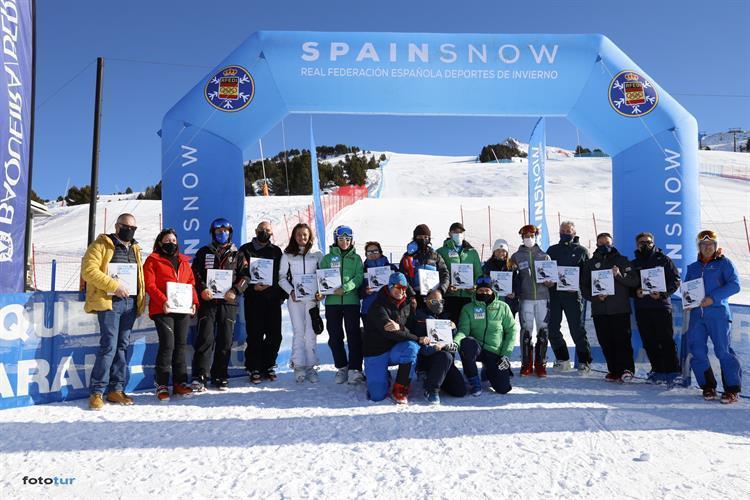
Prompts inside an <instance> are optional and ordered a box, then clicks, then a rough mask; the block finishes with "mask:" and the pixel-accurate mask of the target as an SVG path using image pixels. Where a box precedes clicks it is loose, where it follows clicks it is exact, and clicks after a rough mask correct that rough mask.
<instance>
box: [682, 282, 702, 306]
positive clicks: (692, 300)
mask: <svg viewBox="0 0 750 500" xmlns="http://www.w3.org/2000/svg"><path fill="white" fill-rule="evenodd" d="M680 292H681V293H682V308H683V309H695V308H696V307H700V305H701V302H703V299H704V298H705V297H706V289H705V288H704V286H703V278H698V279H694V280H690V281H685V282H684V283H683V284H682V286H681V287H680Z"/></svg>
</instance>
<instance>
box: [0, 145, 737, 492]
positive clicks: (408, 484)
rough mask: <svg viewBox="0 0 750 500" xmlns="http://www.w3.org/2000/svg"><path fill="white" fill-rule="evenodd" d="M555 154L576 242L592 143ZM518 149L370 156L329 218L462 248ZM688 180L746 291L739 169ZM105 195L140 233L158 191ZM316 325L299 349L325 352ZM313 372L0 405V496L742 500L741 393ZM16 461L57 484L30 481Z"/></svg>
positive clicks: (553, 166)
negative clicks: (721, 397)
mask: <svg viewBox="0 0 750 500" xmlns="http://www.w3.org/2000/svg"><path fill="white" fill-rule="evenodd" d="M714 154H718V155H732V156H730V157H729V159H731V160H732V161H737V162H739V163H740V164H741V165H744V167H745V168H747V167H748V163H750V155H746V157H747V160H745V156H742V157H739V156H735V155H733V154H730V153H723V152H722V153H714V152H705V153H701V156H700V158H701V164H702V165H703V164H704V163H706V162H707V161H722V160H721V159H717V158H718V157H716V156H712V155H714ZM556 158H557V159H555V160H552V161H550V162H548V196H549V213H548V216H549V217H550V221H549V222H550V225H551V227H555V225H556V219H557V212H558V211H560V213H561V217H562V218H563V219H573V220H575V221H576V222H577V224H578V233H579V234H580V235H581V236H582V240H583V241H584V242H586V240H588V239H589V238H591V237H592V236H593V235H594V234H595V232H594V228H593V220H592V218H591V213H592V212H595V213H596V217H597V223H598V226H597V229H598V230H599V231H602V230H607V229H611V208H610V205H611V192H610V176H611V167H610V161H609V159H607V158H586V159H578V158H575V159H574V158H568V157H567V156H566V155H565V154H562V153H560V154H559V155H558V156H557V157H556ZM525 165H526V164H525V161H517V162H515V163H508V164H500V165H498V164H485V165H481V164H476V163H474V158H473V157H435V156H427V155H406V154H396V153H393V154H389V162H388V165H387V166H386V167H385V168H384V169H383V172H384V176H383V179H382V181H383V189H382V196H381V197H380V198H379V199H368V200H364V201H362V202H359V203H357V204H355V205H353V206H351V207H348V208H346V209H344V210H343V211H342V212H341V213H340V214H339V216H338V217H337V218H336V219H335V220H334V221H332V222H331V225H332V226H333V225H335V224H340V223H346V224H349V225H351V226H352V227H353V228H354V231H355V238H356V240H357V242H358V244H359V247H360V249H361V246H362V245H363V244H364V242H365V241H367V240H368V239H377V240H379V241H381V243H383V245H384V247H385V250H386V252H390V251H392V252H393V253H394V257H395V256H398V255H400V254H401V252H402V251H403V247H404V245H405V243H406V242H407V241H408V240H409V238H410V236H411V231H412V229H413V227H414V226H415V225H416V224H418V223H421V222H425V223H427V224H429V225H430V227H432V230H433V240H434V241H435V242H440V241H441V237H442V236H443V235H444V233H446V232H447V227H448V225H449V224H450V223H451V222H453V221H455V220H459V219H460V214H461V210H462V209H463V213H464V220H465V223H466V226H467V237H468V239H469V241H471V242H472V243H473V244H475V246H477V247H478V248H481V245H482V244H485V245H488V244H490V242H491V239H494V238H497V237H504V238H506V239H508V240H509V241H511V242H512V243H513V244H515V243H516V236H515V235H516V233H517V230H518V227H520V225H521V223H522V222H523V214H522V207H524V206H525V196H526V195H525V193H526V174H525V172H526V167H525ZM563 178H564V179H565V182H564V183H563V182H562V181H563ZM701 192H702V196H703V208H702V217H703V224H704V226H706V227H716V228H717V230H718V231H719V234H720V236H721V238H722V246H724V247H725V249H726V250H727V253H728V254H729V255H730V256H731V257H732V258H733V260H734V262H735V263H737V265H738V267H739V268H740V272H741V273H742V274H743V286H744V287H745V289H746V290H747V289H750V282H748V278H750V255H749V254H748V251H747V248H746V246H745V244H744V234H743V232H742V225H741V222H740V224H734V222H733V221H741V220H742V216H743V215H747V214H748V213H750V210H749V208H750V200H749V199H748V184H747V182H744V181H738V180H729V179H724V178H721V177H716V176H702V177H701ZM307 203H309V197H293V198H291V199H290V198H285V197H276V198H259V197H253V198H248V199H247V208H248V214H249V216H248V228H252V227H254V225H255V224H256V223H257V221H259V220H261V219H264V218H269V219H271V220H273V221H275V223H276V225H277V234H279V230H278V225H279V224H283V215H284V214H285V213H289V212H293V211H295V210H297V209H302V208H303V207H305V206H306V205H307ZM106 205H107V206H108V207H109V208H108V214H109V217H110V218H111V217H112V216H113V215H114V214H117V213H120V212H124V211H130V212H133V213H135V215H136V217H137V218H138V223H139V227H140V228H139V230H138V231H139V235H138V236H139V238H140V239H141V241H143V242H144V244H145V246H150V242H151V241H153V238H154V237H155V236H156V233H157V231H158V222H159V212H160V204H159V203H158V202H148V201H140V202H138V201H137V200H127V201H112V202H110V203H107V204H106ZM488 206H489V207H490V209H489V212H488V208H487V207H488ZM100 207H101V205H100ZM488 214H489V215H490V217H491V228H490V227H489V226H488V221H487V217H488ZM86 217H87V208H86V207H71V208H63V209H59V210H58V211H56V215H55V216H54V217H52V218H50V219H48V220H45V221H40V222H39V223H38V224H37V225H36V226H35V231H36V232H35V239H36V241H37V250H41V251H43V252H44V251H50V252H58V253H61V254H62V253H64V254H65V255H70V256H73V257H75V258H78V257H79V256H80V254H81V252H82V251H83V246H84V242H85V235H86ZM99 217H100V218H99V219H98V220H99V223H98V227H101V226H102V225H103V217H102V214H100V216H99ZM110 223H111V221H110ZM608 224H609V226H608ZM329 229H330V228H329ZM490 229H491V231H492V237H490ZM280 243H281V244H283V243H285V242H280ZM484 256H485V258H486V257H487V256H488V249H485V255H484ZM743 297H744V300H745V301H747V297H748V295H747V293H746V294H745V295H743ZM326 340H327V339H326V335H325V334H323V335H322V336H321V337H320V338H319V345H318V350H319V352H320V353H321V354H322V356H323V359H324V360H325V361H324V362H326V363H330V355H329V351H328V348H327V346H326V345H325V342H326ZM288 342H289V339H288V338H287V339H285V346H287V345H288ZM321 368H322V371H321V375H322V377H321V382H320V383H319V384H317V385H313V384H310V383H305V384H301V385H298V384H296V383H294V382H293V380H292V378H291V375H290V374H288V373H282V374H281V377H280V379H279V380H278V381H277V382H275V383H269V384H262V385H260V386H251V385H250V384H249V383H248V382H247V381H246V380H245V379H233V380H232V382H231V384H232V387H231V389H230V391H229V392H227V393H217V392H208V393H205V394H200V395H195V396H192V397H189V398H182V399H173V400H172V401H171V402H170V403H168V404H163V403H162V404H160V403H157V402H156V399H155V397H154V394H153V392H149V391H147V392H142V393H137V394H135V395H134V397H135V400H136V405H135V406H134V407H115V406H107V407H106V408H105V410H104V411H102V412H98V413H94V412H89V411H87V410H86V402H85V401H73V402H68V403H60V404H51V405H43V406H36V407H28V408H20V409H13V410H3V411H2V412H0V417H1V418H0V433H2V436H3V439H2V440H0V498H42V497H56V498H58V497H59V498H92V497H96V498H109V497H113V498H114V497H124V498H146V497H161V498H207V497H212V498H230V497H233V498H235V497H238V496H240V497H254V498H321V497H325V498H477V497H479V498H573V497H582V496H583V497H590V498H705V497H711V498H750V474H748V471H749V470H750V458H748V457H749V455H748V450H750V405H748V402H747V400H744V399H743V400H741V401H740V403H739V404H736V405H733V406H731V407H725V406H723V405H720V404H719V403H718V402H711V403H708V402H704V401H703V400H702V399H701V398H700V397H699V395H698V392H697V390H696V389H694V388H688V389H672V390H670V391H666V390H664V388H663V387H661V386H650V385H646V384H643V383H640V382H636V383H633V384H628V385H619V384H608V383H606V382H604V381H603V380H602V374H601V373H596V372H594V373H592V374H590V375H588V376H580V375H578V374H577V373H565V374H559V373H552V374H551V375H550V376H549V378H548V379H546V380H539V379H536V378H523V379H521V378H520V377H518V376H516V377H515V378H514V379H513V384H514V389H513V391H511V392H510V393H509V394H508V395H505V396H501V395H498V394H495V393H493V392H492V391H491V390H486V391H485V392H484V393H483V394H482V395H481V396H480V397H478V398H473V397H470V396H469V397H466V398H463V399H453V398H450V397H447V396H445V397H444V398H443V405H442V406H440V407H432V406H428V405H426V404H425V402H424V400H423V398H422V397H421V394H420V392H421V391H420V390H419V384H415V390H414V391H413V397H412V399H411V403H410V404H409V405H408V406H406V407H403V406H395V405H393V404H392V403H391V402H389V401H385V402H381V403H371V402H368V401H367V400H366V399H365V394H364V389H363V388H362V387H361V386H339V385H335V384H334V383H333V366H332V365H330V364H324V365H323V366H322V367H321ZM600 368H601V367H600ZM517 369H518V366H517V364H516V366H515V371H516V372H517V371H518V370H517ZM24 476H29V477H34V478H36V477H39V476H42V477H48V478H54V477H59V478H71V477H72V478H75V480H74V482H73V484H72V485H59V486H55V485H50V486H40V485H29V484H24V483H23V477H24Z"/></svg>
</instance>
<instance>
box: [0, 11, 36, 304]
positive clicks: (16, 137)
mask: <svg viewBox="0 0 750 500" xmlns="http://www.w3.org/2000/svg"><path fill="white" fill-rule="evenodd" d="M0 16H1V22H2V27H3V50H2V51H0V57H1V58H2V64H3V71H2V76H0V82H1V83H0V85H2V89H3V91H2V92H1V93H0V95H2V96H3V97H2V98H0V117H2V118H0V149H2V164H3V169H2V173H0V293H17V292H23V290H24V277H25V263H24V261H23V260H24V245H25V236H26V217H27V211H28V199H27V192H28V185H29V184H28V182H29V178H28V175H29V144H30V143H31V134H30V127H31V116H32V109H31V102H32V100H31V94H32V78H33V75H32V69H33V64H32V63H33V60H32V58H33V51H34V47H33V20H32V2H31V0H9V1H5V2H3V7H2V9H0Z"/></svg>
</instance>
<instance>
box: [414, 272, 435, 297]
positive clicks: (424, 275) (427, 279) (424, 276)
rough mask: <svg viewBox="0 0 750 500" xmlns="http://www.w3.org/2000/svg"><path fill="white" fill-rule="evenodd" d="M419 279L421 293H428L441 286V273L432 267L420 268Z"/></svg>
mask: <svg viewBox="0 0 750 500" xmlns="http://www.w3.org/2000/svg"><path fill="white" fill-rule="evenodd" d="M417 280H418V281H419V294H420V295H427V294H428V293H430V292H431V291H432V290H434V289H436V288H437V287H438V286H440V273H438V272H437V271H433V270H432V269H418V270H417Z"/></svg>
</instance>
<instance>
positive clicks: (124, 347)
mask: <svg viewBox="0 0 750 500" xmlns="http://www.w3.org/2000/svg"><path fill="white" fill-rule="evenodd" d="M96 314H97V316H98V319H99V330H100V331H101V337H100V339H99V352H97V353H96V361H95V362H94V368H93V370H91V394H94V393H99V394H104V391H105V389H107V388H109V390H110V391H122V390H124V389H125V381H126V380H125V379H126V378H127V370H128V360H127V356H126V354H127V351H128V346H129V345H130V331H131V330H132V329H133V323H135V317H136V305H135V298H134V297H128V298H127V299H121V300H115V299H113V300H112V310H111V311H99V312H98V313H96Z"/></svg>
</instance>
